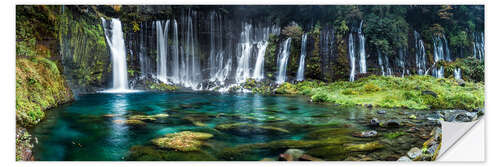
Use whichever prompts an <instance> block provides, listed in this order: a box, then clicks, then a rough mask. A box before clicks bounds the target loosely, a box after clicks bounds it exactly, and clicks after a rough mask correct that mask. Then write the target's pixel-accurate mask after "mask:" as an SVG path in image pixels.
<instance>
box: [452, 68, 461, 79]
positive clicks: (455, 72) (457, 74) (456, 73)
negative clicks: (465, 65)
mask: <svg viewBox="0 0 500 167" xmlns="http://www.w3.org/2000/svg"><path fill="white" fill-rule="evenodd" d="M453 76H455V80H459V79H462V72H461V70H460V68H455V69H454V70H453Z"/></svg>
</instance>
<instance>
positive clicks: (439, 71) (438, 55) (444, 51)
mask: <svg viewBox="0 0 500 167" xmlns="http://www.w3.org/2000/svg"><path fill="white" fill-rule="evenodd" d="M432 44H433V46H434V66H435V67H434V68H433V69H432V75H433V76H434V77H436V78H443V77H444V67H443V66H439V65H437V63H438V62H439V61H442V60H444V61H451V58H450V51H449V49H448V42H447V40H446V37H445V36H444V35H442V36H434V37H433V40H432Z"/></svg>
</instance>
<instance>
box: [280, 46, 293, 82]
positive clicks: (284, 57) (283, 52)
mask: <svg viewBox="0 0 500 167" xmlns="http://www.w3.org/2000/svg"><path fill="white" fill-rule="evenodd" d="M291 41H292V39H291V38H287V39H286V40H285V41H284V42H283V44H282V45H281V49H280V53H279V56H278V67H279V71H278V77H277V78H276V83H278V84H282V83H284V82H285V81H286V66H287V63H288V56H289V55H290V43H291Z"/></svg>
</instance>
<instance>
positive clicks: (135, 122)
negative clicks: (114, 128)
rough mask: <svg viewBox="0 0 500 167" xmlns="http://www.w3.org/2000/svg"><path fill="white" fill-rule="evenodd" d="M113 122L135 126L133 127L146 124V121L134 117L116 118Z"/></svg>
mask: <svg viewBox="0 0 500 167" xmlns="http://www.w3.org/2000/svg"><path fill="white" fill-rule="evenodd" d="M113 123H115V124H126V125H129V126H135V127H139V126H146V122H144V121H141V120H136V119H128V120H121V119H117V120H114V121H113Z"/></svg>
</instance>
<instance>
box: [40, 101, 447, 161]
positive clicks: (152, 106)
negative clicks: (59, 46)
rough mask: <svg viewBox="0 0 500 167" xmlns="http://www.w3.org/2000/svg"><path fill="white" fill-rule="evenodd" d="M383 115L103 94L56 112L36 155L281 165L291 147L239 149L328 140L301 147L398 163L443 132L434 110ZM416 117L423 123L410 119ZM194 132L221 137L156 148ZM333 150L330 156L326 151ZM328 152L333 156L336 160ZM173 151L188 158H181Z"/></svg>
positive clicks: (295, 104)
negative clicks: (137, 119) (387, 123)
mask: <svg viewBox="0 0 500 167" xmlns="http://www.w3.org/2000/svg"><path fill="white" fill-rule="evenodd" d="M377 110H380V109H367V108H361V107H341V106H336V105H331V104H328V105H327V104H313V103H310V102H308V100H307V99H306V98H303V97H285V96H260V95H253V94H220V93H207V92H176V93H153V92H139V93H126V94H110V93H99V94H89V95H82V96H79V97H77V100H76V101H74V102H73V103H71V104H67V105H63V106H60V107H58V108H55V109H53V110H51V111H49V112H48V113H47V118H46V120H43V121H42V123H41V124H40V125H39V126H37V127H36V128H34V129H32V130H31V131H32V134H33V135H34V136H36V137H37V139H38V142H39V143H38V144H37V145H36V146H35V149H34V156H35V158H36V159H37V160H94V161H95V160H113V161H114V160H144V159H137V157H138V156H130V154H131V152H130V150H131V148H132V147H133V146H144V149H141V147H138V148H139V150H146V149H153V150H158V151H159V152H154V153H158V154H169V155H172V156H169V157H168V158H165V156H163V158H159V159H154V158H153V159H147V158H146V159H147V160H260V159H262V158H266V157H267V158H274V159H277V158H278V156H279V154H280V153H283V152H284V151H285V150H286V149H287V148H284V147H272V148H267V147H265V146H264V147H262V146H261V147H258V148H256V147H250V148H251V151H248V150H247V151H243V152H238V153H239V154H238V153H235V151H234V150H235V148H239V147H238V146H242V145H244V146H253V145H252V144H254V143H268V142H271V141H278V140H285V139H287V140H304V141H312V140H322V139H324V138H329V139H332V138H334V139H336V138H338V139H339V140H340V141H341V143H340V144H335V145H331V147H328V146H321V147H320V148H318V147H299V148H301V149H303V150H305V151H306V153H307V154H312V155H313V156H315V157H317V158H321V159H325V160H344V159H346V158H348V157H355V158H356V157H358V159H361V158H363V157H369V159H368V160H396V159H397V158H398V157H400V156H402V155H404V154H405V153H406V152H407V151H408V150H409V149H410V148H412V147H421V146H422V143H423V142H424V141H425V138H424V137H420V136H425V135H427V134H428V133H429V132H430V131H431V130H432V128H433V127H436V126H438V125H437V123H436V122H435V121H429V120H428V117H437V116H436V115H435V114H434V112H430V111H410V110H403V109H386V111H387V113H386V114H377V113H376V111H377ZM160 113H166V114H169V116H168V117H167V118H159V119H157V120H155V121H149V122H147V124H146V125H145V126H141V127H135V126H129V125H126V124H119V123H116V120H126V119H127V117H128V116H131V115H153V114H160ZM411 114H414V115H416V116H417V118H416V119H410V118H408V116H409V115H411ZM373 117H376V118H378V119H379V120H381V121H384V120H390V119H396V120H398V121H400V122H401V124H402V125H401V126H398V127H396V128H380V127H378V128H374V127H370V126H368V123H369V121H370V119H372V118H373ZM195 122H196V123H201V124H196V123H195ZM227 123H249V124H251V125H257V126H264V125H265V126H272V127H279V128H283V129H286V130H288V131H289V133H257V134H252V133H251V132H249V131H246V130H245V129H241V130H240V131H219V130H215V129H214V127H215V126H216V125H219V124H227ZM195 124H196V125H198V126H196V125H195ZM322 129H323V130H326V131H325V133H324V134H323V135H317V134H318V133H316V135H314V133H313V132H315V131H316V132H317V131H318V130H322ZM186 130H190V131H199V132H207V133H211V134H213V135H214V138H212V139H209V140H207V141H205V142H204V143H205V144H204V145H203V147H202V151H200V152H197V154H193V153H184V152H179V151H173V150H166V149H159V148H156V147H155V146H153V145H152V144H151V142H150V141H151V140H152V139H154V138H158V137H161V136H163V135H165V134H168V133H174V132H180V131H186ZM332 130H333V131H332ZM363 130H377V132H378V133H379V135H378V137H374V138H358V137H353V136H352V135H351V134H352V133H353V132H359V131H363ZM392 132H405V134H404V135H402V136H399V137H396V138H389V137H387V134H389V133H392ZM406 132H408V133H406ZM372 141H379V142H380V143H382V144H383V145H384V147H383V148H381V149H377V150H370V151H358V152H349V151H345V150H343V148H345V146H347V145H349V144H360V143H367V142H372ZM275 143H276V142H275ZM327 147H328V148H329V149H330V150H328V149H325V150H323V151H322V150H321V149H322V148H327ZM318 150H319V152H320V153H318ZM231 151H232V152H231ZM328 152H332V153H331V155H329V153H328ZM173 153H175V155H177V156H178V157H182V158H176V157H175V156H173ZM144 154H146V153H144ZM147 154H151V152H148V153H147ZM323 154H326V155H323ZM160 157H161V156H160Z"/></svg>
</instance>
